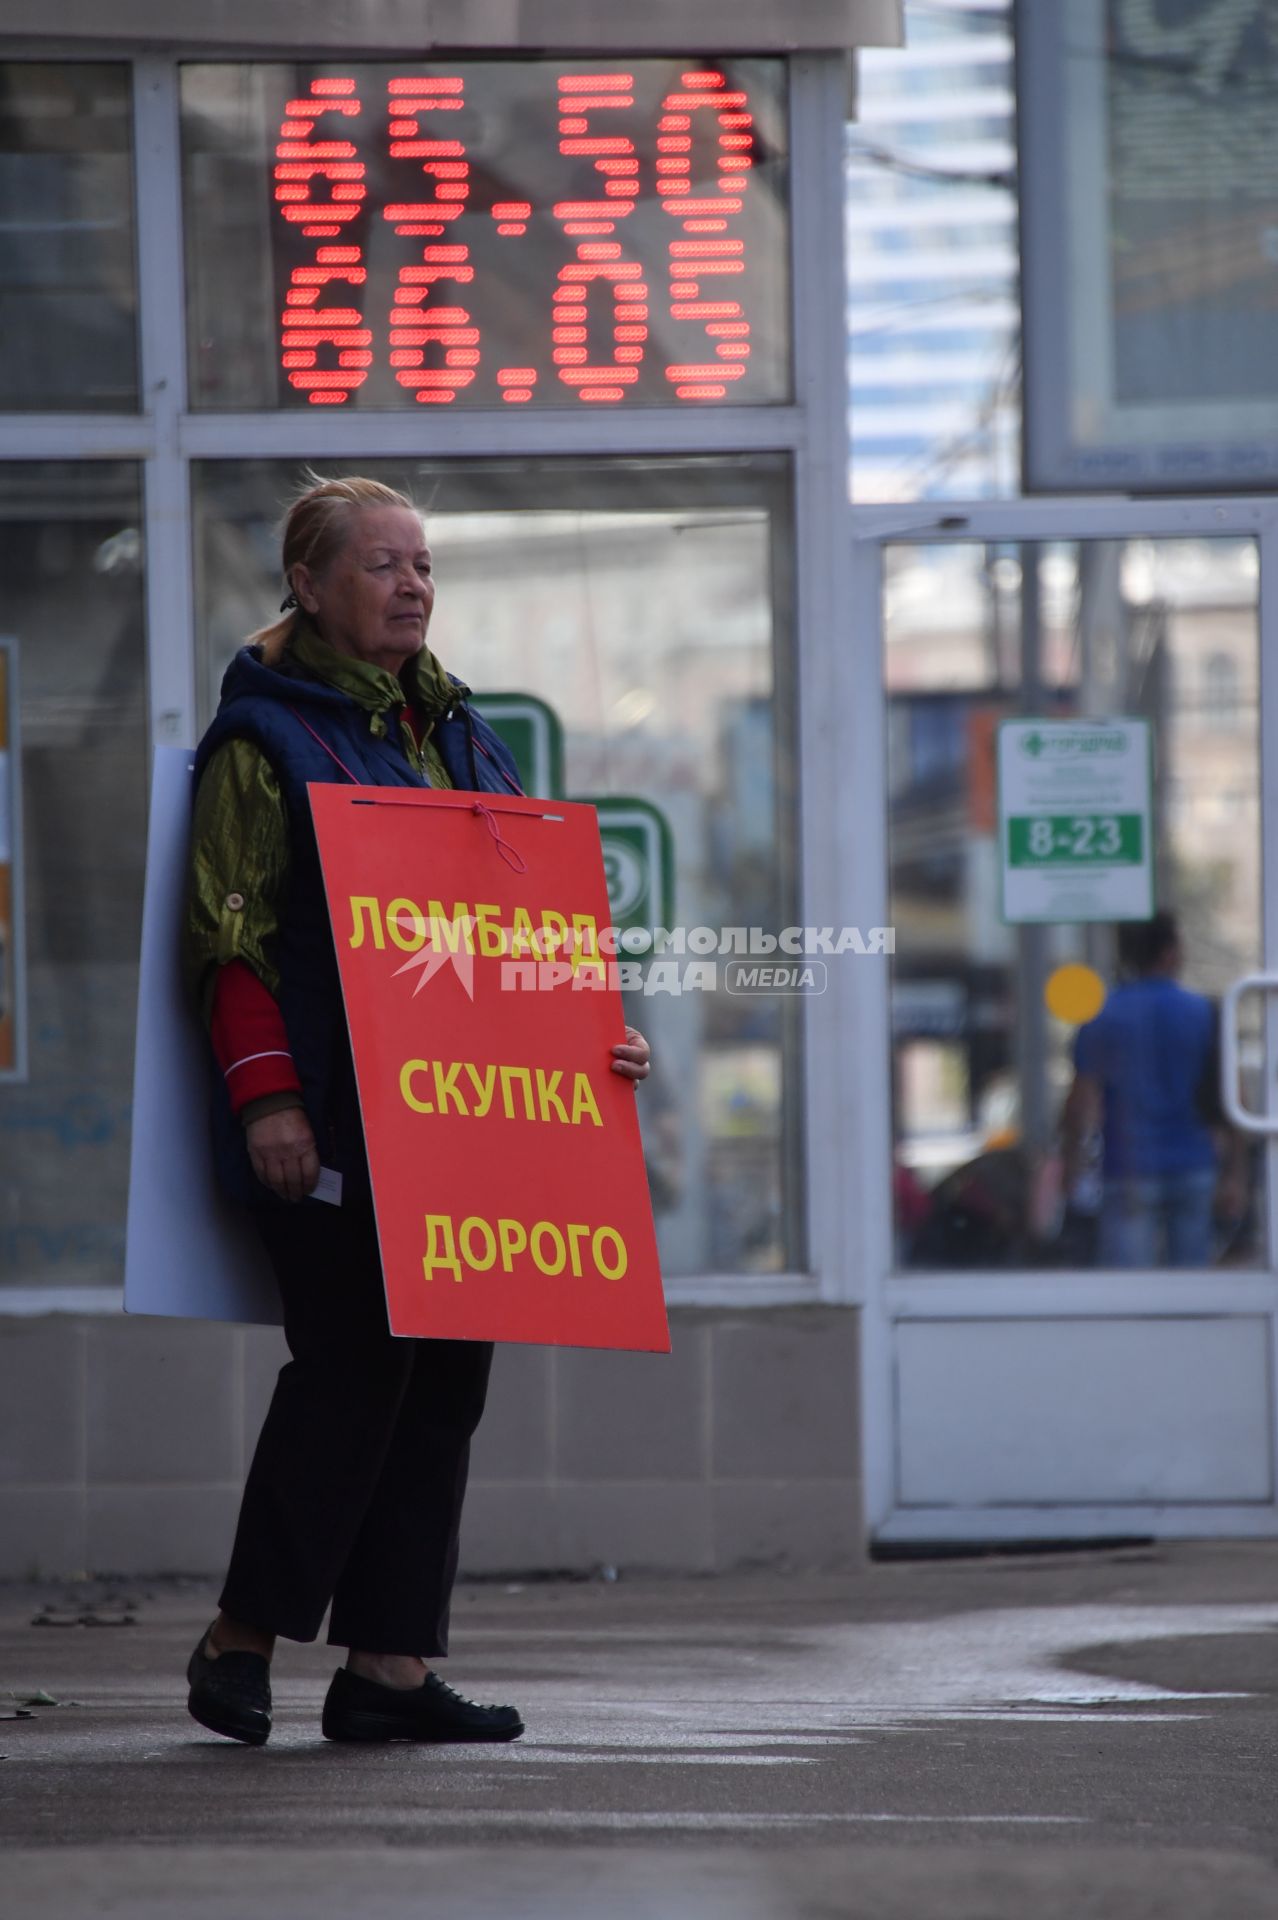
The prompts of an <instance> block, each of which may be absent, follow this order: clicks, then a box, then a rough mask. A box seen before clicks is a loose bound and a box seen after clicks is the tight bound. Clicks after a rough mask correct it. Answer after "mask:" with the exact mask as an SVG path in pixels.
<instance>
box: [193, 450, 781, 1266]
mask: <svg viewBox="0 0 1278 1920" xmlns="http://www.w3.org/2000/svg"><path fill="white" fill-rule="evenodd" d="M347 470H348V471H349V468H348V469H347ZM362 470H364V471H367V472H370V473H372V474H373V475H374V476H375V477H376V478H379V479H382V480H386V481H389V482H390V484H392V485H394V486H399V487H402V488H405V489H406V490H407V491H409V492H410V493H411V494H412V495H413V497H414V498H415V499H416V500H418V501H419V502H420V503H422V505H423V506H424V507H425V508H426V509H427V514H426V524H427V533H428V537H429V539H430V543H431V547H432V550H433V554H434V561H435V571H436V578H437V580H438V584H439V598H438V601H437V604H436V609H435V615H434V620H433V623H432V626H431V639H430V643H431V646H432V648H433V649H434V651H435V652H436V653H437V654H438V656H439V657H440V659H441V660H442V661H443V662H444V664H445V666H447V667H448V668H449V670H450V671H452V672H454V673H456V674H458V675H459V676H460V677H461V678H462V679H463V680H464V681H465V682H466V683H467V685H469V686H471V687H473V688H474V689H475V690H476V692H477V693H480V694H482V693H485V692H487V693H497V692H503V693H511V692H518V693H525V694H532V695H534V696H536V697H537V698H539V699H540V700H543V701H545V702H546V704H547V705H548V706H550V707H551V708H552V709H553V711H554V713H555V714H556V715H557V716H558V718H559V721H560V724H561V726H562V730H563V757H564V786H565V790H566V792H567V793H568V794H569V795H571V796H573V797H578V798H585V799H596V800H597V799H601V798H603V797H606V796H608V795H609V794H616V795H626V796H633V797H637V798H638V799H640V800H642V801H644V802H647V803H649V804H650V805H652V806H654V807H655V808H657V809H658V810H659V811H660V813H661V815H662V816H663V818H664V820H665V822H666V824H667V825H668V827H669V829H670V834H671V838H672V841H673V852H674V885H673V901H672V920H671V922H670V924H672V925H677V926H682V927H688V928H692V927H697V926H710V927H715V928H719V927H724V926H751V925H753V926H764V927H769V928H780V927H784V926H785V925H787V924H788V923H789V922H790V921H791V920H792V918H793V915H792V912H791V903H792V902H793V900H794V865H793V849H794V760H793V749H792V744H791V743H792V740H793V737H794V709H793V695H792V688H793V667H792V653H791V618H792V616H791V608H792V605H793V592H792V580H791V572H792V554H791V550H790V542H789V538H788V534H787V531H786V530H787V528H788V526H789V524H790V522H789V513H790V509H789V506H788V504H787V502H788V498H789V477H788V466H787V463H786V462H785V461H783V460H781V459H778V458H776V457H772V456H754V457H748V458H745V457H743V458H739V459H733V460H726V461H709V460H706V461H699V460H691V461H689V460H679V461H675V460H670V461H663V460H613V461H602V462H595V463H586V462H579V461H541V462H538V463H537V464H536V466H535V467H530V466H529V465H528V464H526V463H524V462H519V461H491V462H464V463H458V464H457V465H455V466H448V467H445V466H440V465H436V466H430V465H426V464H420V465H414V466H402V465H392V464H391V463H388V462H376V463H362ZM301 477H302V476H301V474H300V473H299V472H298V470H296V469H293V468H289V467H285V466H281V465H274V464H267V463H264V462H259V463H254V462H249V463H245V462H240V461H237V462H234V463H230V462H227V463H214V462H209V463H205V464H202V465H200V466H198V467H197V468H196V478H195V503H196V523H197V536H196V538H197V546H196V552H197V566H198V585H197V608H198V618H199V633H200V646H201V662H202V671H201V678H202V685H203V689H204V714H205V718H207V717H208V715H209V714H211V712H212V710H213V706H214V703H215V700H216V689H217V685H218V682H219V680H220V678H221V674H222V672H223V670H224V668H225V666H226V663H227V661H228V660H229V658H230V657H231V655H232V653H233V652H234V650H235V649H236V648H237V647H238V646H239V645H240V644H241V643H242V640H243V637H244V636H245V634H246V633H248V632H250V631H251V630H252V629H254V628H256V627H258V626H260V625H262V624H263V623H264V622H265V621H267V620H268V619H272V618H274V617H275V609H276V607H277V605H278V603H279V598H280V583H279V550H278V538H277V533H276V528H277V526H278V522H279V519H280V513H281V508H282V506H283V505H284V503H285V502H286V501H287V499H288V497H289V495H290V493H291V491H292V490H293V488H294V487H295V485H296V484H297V482H298V481H299V479H301ZM648 964H649V966H652V965H657V964H660V962H656V961H654V962H649V963H648ZM668 964H669V965H670V966H671V967H673V968H677V969H678V971H679V973H680V975H682V973H683V969H684V968H685V967H686V966H687V965H688V961H687V959H679V960H675V959H671V960H670V961H669V963H668ZM714 964H715V966H716V969H717V973H718V981H719V990H717V991H713V992H711V991H689V992H687V993H680V994H678V995H677V996H676V995H672V994H663V993H657V994H654V995H652V996H651V997H643V996H642V995H637V996H636V997H635V1002H634V1004H633V1005H632V1006H631V1008H630V1017H631V1018H632V1019H633V1021H634V1023H635V1024H636V1025H637V1026H640V1027H642V1028H643V1029H644V1031H645V1032H646V1033H648V1035H649V1037H650V1038H651V1040H652V1042H653V1048H654V1054H655V1057H656V1066H655V1069H654V1074H653V1078H652V1080H651V1081H650V1082H649V1084H648V1086H647V1087H646V1088H645V1091H644V1098H643V1100H642V1102H641V1105H640V1111H641V1115H642V1121H643V1126H644V1139H645V1145H646V1148H647V1154H648V1168H649V1176H650V1180H651V1185H652V1194H653V1201H654V1205H655V1210H656V1217H657V1227H658V1234H659V1239H660V1245H661V1255H662V1263H663V1266H664V1268H665V1271H666V1273H667V1274H668V1275H671V1276H678V1275H683V1274H697V1273H707V1272H737V1273H745V1272H770V1271H777V1270H796V1269H801V1267H802V1265H803V1262H804V1257H805V1256H804V1236H803V1225H802V1212H803V1202H802V1193H803V1189H802V1184H801V1173H800V1165H799V1155H800V1150H801V1125H800V1082H799V1045H798V1037H799V1036H798V1016H797V1010H796V1006H795V1003H794V1001H792V1000H790V1001H787V1000H786V999H784V998H778V997H776V996H774V995H771V994H767V995H763V996H760V997H754V996H751V995H750V994H745V995H741V994H738V993H731V994H729V993H728V992H726V991H724V990H723V988H724V968H725V966H726V965H727V964H729V963H728V962H726V961H716V962H715V963H714ZM667 977H668V976H667Z"/></svg>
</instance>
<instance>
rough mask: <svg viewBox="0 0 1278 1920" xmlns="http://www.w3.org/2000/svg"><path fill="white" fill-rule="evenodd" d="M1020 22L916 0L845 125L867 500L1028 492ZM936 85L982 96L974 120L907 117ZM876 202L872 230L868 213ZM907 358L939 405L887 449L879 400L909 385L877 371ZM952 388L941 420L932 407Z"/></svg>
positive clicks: (957, 94)
mask: <svg viewBox="0 0 1278 1920" xmlns="http://www.w3.org/2000/svg"><path fill="white" fill-rule="evenodd" d="M1011 13H1012V9H1011V4H1010V0H991V4H989V5H988V6H985V7H983V8H982V9H981V11H980V12H979V13H972V12H971V11H970V9H969V8H968V7H966V6H959V5H944V6H941V7H937V6H935V5H933V4H932V3H931V0H905V45H904V46H903V47H901V48H900V49H890V50H889V49H874V50H872V51H871V52H868V53H866V54H865V55H864V56H863V57H862V60H861V64H860V84H859V88H858V125H857V126H856V127H854V128H851V129H849V134H848V153H847V199H848V288H849V300H850V303H851V308H852V311H851V313H850V317H849V370H850V376H851V388H852V395H851V401H852V405H851V436H852V493H853V498H854V499H855V500H858V501H875V500H912V499H917V498H920V497H923V498H927V497H931V498H937V499H945V498H950V499H953V498H960V499H975V498H988V497H994V496H1009V495H1016V494H1018V493H1019V492H1020V485H1021V474H1020V425H1021V392H1020V389H1021V352H1020V310H1019V304H1018V299H1017V243H1016V227H1015V221H1016V205H1017V199H1016V181H1015V166H1014V147H1015V124H1016V123H1015V98H1014V92H1013V87H1012V74H1011ZM990 36H998V37H999V39H1000V40H1002V41H1005V42H1006V47H1007V56H1008V59H1007V67H1006V70H1005V71H1000V70H999V69H998V68H992V66H991V51H992V49H991V45H990ZM1000 81H1002V82H1003V84H1001V85H1000V84H999V83H1000ZM934 90H936V92H937V93H938V94H939V93H941V92H943V93H944V95H945V96H946V97H948V98H950V99H952V100H955V101H958V100H960V99H961V97H963V96H970V104H971V106H972V113H971V114H968V115H967V116H966V117H959V115H960V114H961V112H962V109H958V110H956V115H955V116H954V117H951V118H949V119H947V118H945V117H944V116H941V117H939V118H938V117H936V116H933V120H932V122H931V123H930V124H925V123H923V122H922V121H918V120H916V119H915V118H913V117H911V118H910V119H908V120H906V119H905V118H904V117H903V116H902V112H901V107H900V96H901V94H902V93H908V92H914V91H917V92H919V93H920V94H922V95H927V96H928V97H931V96H932V94H933V91H934ZM871 207H872V209H873V224H872V226H871V225H870V224H869V223H868V222H867V221H866V218H865V216H866V212H867V210H868V209H869V208H871ZM893 209H895V211H896V215H897V218H896V221H895V224H892V222H891V212H892V210H893ZM889 238H891V239H892V241H893V243H894V244H893V248H892V252H891V257H890V258H889V257H888V255H887V252H886V249H885V245H884V243H885V241H886V240H888V239H889ZM889 269H890V272H891V275H892V277H891V278H888V277H886V274H887V272H888V270H889ZM911 273H913V274H914V275H915V278H913V279H911V278H909V277H908V276H909V275H910V274H911ZM920 274H925V275H926V278H919V277H918V276H919V275H920ZM959 351H962V352H966V353H971V354H974V355H975V356H977V361H978V365H977V367H976V368H975V369H973V367H972V366H971V365H970V364H969V365H965V366H956V365H955V363H954V359H953V356H954V354H955V353H956V352H959ZM907 353H908V354H909V356H910V358H911V362H912V365H911V378H915V377H917V378H918V380H919V381H920V386H921V389H922V390H923V392H925V393H926V395H927V396H928V398H927V400H926V401H925V400H924V399H923V398H921V397H920V395H919V394H916V395H914V396H913V397H912V398H906V399H903V400H902V401H901V402H900V403H899V407H900V414H899V418H898V423H897V424H898V428H899V437H897V438H896V439H895V440H894V441H892V442H890V443H884V442H883V441H882V440H880V438H879V437H878V434H877V433H876V431H875V426H874V408H875V405H876V404H882V402H881V401H880V399H879V395H880V390H881V389H885V390H890V389H892V388H895V387H896V386H897V384H898V382H897V380H896V378H895V377H894V375H893V373H892V372H891V371H890V370H884V369H883V367H882V365H881V363H882V361H883V360H884V359H886V358H889V357H890V358H891V359H892V360H893V361H896V360H897V359H898V357H899V356H902V355H905V354H907ZM942 392H944V394H945V397H946V404H945V407H944V410H943V411H940V410H938V411H934V412H933V411H930V407H931V399H932V396H933V395H939V394H941V393H942ZM911 414H913V416H914V418H909V416H910V415H911Z"/></svg>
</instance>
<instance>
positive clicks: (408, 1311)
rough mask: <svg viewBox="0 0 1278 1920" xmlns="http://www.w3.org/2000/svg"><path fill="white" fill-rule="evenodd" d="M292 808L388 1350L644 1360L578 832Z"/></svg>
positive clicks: (605, 959)
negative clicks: (396, 1340)
mask: <svg viewBox="0 0 1278 1920" xmlns="http://www.w3.org/2000/svg"><path fill="white" fill-rule="evenodd" d="M310 799H311V809H312V814H313V817H314V821H315V831H316V835H317V838H318V842H319V850H320V860H321V864H322V866H323V871H324V884H325V888H326V890H327V895H328V907H329V914H330V916H331V919H332V926H333V938H334V942H335V945H336V948H337V959H338V966H339V970H340V973H341V979H342V992H343V995H344V998H345V1002H346V1018H347V1023H348V1025H349V1028H350V1036H351V1047H352V1051H353V1054H354V1060H355V1074H356V1079H357V1081H358V1085H359V1097H360V1108H361V1112H362V1115H363V1122H364V1138H365V1142H366V1145H367V1148H368V1161H369V1169H370V1172H371V1175H372V1184H373V1204H374V1208H375V1210H376V1215H377V1230H378V1237H379V1240H380V1244H381V1254H382V1271H383V1274H384V1277H385V1282H386V1300H387V1311H388V1313H389V1317H390V1324H391V1327H392V1330H393V1331H394V1332H395V1333H397V1334H408V1335H416V1336H426V1337H431V1338H437V1339H447V1340H508V1341H529V1342H535V1343H541V1344H545V1345H553V1346H581V1347H620V1348H633V1349H639V1350H643V1351H648V1352H661V1353H665V1352H668V1351H669V1347H670V1337H669V1332H668V1330H667V1326H666V1313H665V1303H664V1299H663V1295H662V1288H661V1273H660V1268H659V1266H658V1261H657V1246H656V1235H655V1233H654V1230H653V1223H652V1208H651V1203H650V1201H649V1197H648V1187H647V1180H646V1177H645V1173H644V1163H643V1150H642V1147H641V1144H640V1138H639V1122H638V1115H637V1113H636V1110H635V1097H636V1093H635V1088H634V1086H633V1085H632V1083H630V1082H629V1081H627V1080H625V1079H624V1078H623V1077H622V1076H621V1075H619V1074H615V1073H613V1072H612V1071H611V1069H610V1061H611V1053H610V1048H611V1047H612V1046H613V1045H614V1044H615V1043H616V1042H617V1041H619V1040H622V1039H624V1037H625V1032H624V1028H625V1023H624V1020H623V1018H622V1013H621V1002H620V997H619V994H618V992H617V987H616V982H615V977H614V976H613V975H612V973H611V972H610V969H611V968H612V966H613V965H614V963H613V962H612V961H611V960H610V958H609V956H608V955H607V954H606V953H605V952H601V951H600V939H599V935H600V930H601V929H603V928H606V927H607V926H608V923H609V915H608V892H607V886H606V884H605V880H604V868H603V856H602V852H601V849H600V842H599V828H598V823H597V821H596V819H595V814H594V809H593V808H591V807H588V806H582V805H579V804H578V805H574V804H572V803H571V802H568V801H558V800H557V801H553V802H549V803H547V802H546V801H543V800H525V799H521V798H517V797H514V796H511V797H509V798H507V797H505V796H502V795H484V796H482V797H480V796H477V795H474V794H465V793H451V792H439V791H431V790H423V791H418V790H417V789H400V788H391V789H387V788H384V787H355V786H351V787H339V786H328V785H316V786H312V787H311V788H310Z"/></svg>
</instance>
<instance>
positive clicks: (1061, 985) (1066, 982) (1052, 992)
mask: <svg viewBox="0 0 1278 1920" xmlns="http://www.w3.org/2000/svg"><path fill="white" fill-rule="evenodd" d="M1043 999H1044V1000H1045V1001H1046V1003H1047V1011H1048V1012H1049V1013H1050V1014H1052V1015H1053V1016H1054V1017H1055V1018H1056V1019H1057V1020H1065V1021H1068V1023H1069V1024H1070V1025H1071V1026H1075V1027H1077V1026H1081V1025H1082V1024H1083V1022H1084V1021H1085V1020H1094V1019H1095V1018H1096V1016H1097V1014H1098V1013H1099V1012H1100V1010H1101V1008H1102V1007H1103V1006H1104V1004H1105V982H1104V981H1103V980H1102V979H1101V977H1100V975H1099V974H1098V973H1097V972H1096V970H1095V969H1094V968H1093V967H1084V966H1080V965H1079V964H1078V962H1077V961H1074V960H1071V961H1070V962H1069V964H1068V965H1066V966H1063V967H1057V969H1056V971H1055V972H1054V973H1051V974H1049V975H1048V977H1047V983H1046V985H1045V986H1044V988H1043Z"/></svg>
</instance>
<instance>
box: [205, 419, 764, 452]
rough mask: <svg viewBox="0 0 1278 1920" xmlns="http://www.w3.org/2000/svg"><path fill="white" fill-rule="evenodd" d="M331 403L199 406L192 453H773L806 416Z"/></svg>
mask: <svg viewBox="0 0 1278 1920" xmlns="http://www.w3.org/2000/svg"><path fill="white" fill-rule="evenodd" d="M336 411H337V410H336V409H332V408H320V409H318V410H317V409H313V408H312V409H308V410H307V411H305V412H299V411H295V410H290V411H288V412H277V413H245V414H217V413H192V414H187V415H185V416H184V417H183V419H182V420H181V422H180V423H179V441H178V444H179V446H180V449H181V451H182V452H183V453H184V454H185V455H186V456H188V457H189V458H191V459H210V460H217V459H228V458H239V459H246V460H248V459H253V460H315V459H319V460H342V459H362V460H377V459H385V460H394V459H404V458H411V459H415V460H423V459H433V458H438V459H459V458H460V459H465V458H471V459H491V458H494V457H496V456H500V455H505V456H507V457H511V456H513V457H515V458H520V457H522V458H525V459H538V458H543V457H544V458H546V459H553V458H554V457H555V456H556V455H557V454H578V455H583V456H588V455H593V454H606V455H608V456H609V457H612V458H625V457H627V456H629V455H636V456H638V455H643V454H649V453H667V454H689V455H697V454H700V455H710V454H724V453H729V454H731V453H768V452H774V451H777V450H782V451H784V450H788V449H790V448H792V447H793V446H794V445H795V443H796V441H797V440H798V438H799V434H800V431H801V422H800V418H799V414H798V412H797V410H796V409H795V408H794V407H787V406H777V407H752V408H746V407H732V408H725V409H724V410H723V411H722V412H711V411H709V410H706V411H704V412H702V411H696V410H684V411H682V412H679V411H675V410H672V409H671V408H669V407H645V408H642V409H639V408H636V409H635V411H634V412H633V413H629V414H625V415H619V414H617V413H615V412H603V411H599V410H596V411H594V412H589V413H585V412H583V413H576V412H569V411H567V410H564V411H554V412H552V411H546V412H542V413H529V412H521V413H515V412H506V413H497V412H494V411H487V410H485V411H482V412H480V411H476V412H473V413H468V412H465V411H464V410H461V409H459V410H458V411H456V412H453V413H448V414H443V413H440V412H438V411H436V412H433V413H432V414H431V416H430V418H429V420H428V421H427V420H425V419H423V416H422V413H421V412H420V411H417V412H412V413H407V412H404V413H374V412H369V413H351V414H344V415H343V417H342V418H340V419H337V418H335V417H334V414H335V412H336Z"/></svg>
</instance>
